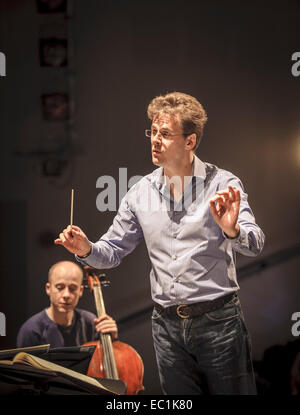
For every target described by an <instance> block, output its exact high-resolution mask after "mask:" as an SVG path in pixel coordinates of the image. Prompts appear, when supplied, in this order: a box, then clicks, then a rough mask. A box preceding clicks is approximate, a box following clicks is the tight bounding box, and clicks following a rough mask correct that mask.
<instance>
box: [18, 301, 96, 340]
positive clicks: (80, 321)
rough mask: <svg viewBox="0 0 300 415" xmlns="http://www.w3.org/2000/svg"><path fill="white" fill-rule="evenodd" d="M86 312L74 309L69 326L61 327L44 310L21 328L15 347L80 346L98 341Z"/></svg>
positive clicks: (93, 326)
mask: <svg viewBox="0 0 300 415" xmlns="http://www.w3.org/2000/svg"><path fill="white" fill-rule="evenodd" d="M95 317H96V316H95V315H94V314H93V313H91V312H89V311H86V310H81V309H78V308H76V309H75V310H74V317H73V321H72V324H71V325H70V326H61V325H60V324H57V323H55V322H54V321H52V320H51V319H50V318H49V317H48V314H47V313H46V310H43V311H41V312H39V313H37V314H35V315H33V316H32V317H30V318H29V319H28V320H27V321H25V323H24V324H23V325H22V326H21V328H20V330H19V333H18V336H17V347H28V346H38V345H41V344H50V347H52V348H53V347H69V346H81V345H82V344H83V343H86V342H89V341H93V340H98V338H99V336H98V333H97V332H96V329H95V324H94V318H95Z"/></svg>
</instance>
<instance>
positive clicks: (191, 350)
mask: <svg viewBox="0 0 300 415" xmlns="http://www.w3.org/2000/svg"><path fill="white" fill-rule="evenodd" d="M152 334H153V340H154V348H155V352H156V360H157V365H158V371H159V377H160V383H161V388H162V391H163V393H164V394H167V395H195V394H197V395H202V394H209V395H217V394H221V395H225V394H231V395H255V394H256V385H255V377H254V372H253V366H252V361H251V342H250V338H249V334H248V331H247V328H246V325H245V321H244V317H243V313H242V310H241V305H240V301H239V298H238V296H237V295H235V296H234V297H233V299H232V300H230V301H229V302H228V303H226V304H225V305H224V306H223V307H221V308H220V309H218V310H215V311H212V312H209V313H206V314H203V315H200V316H197V317H193V318H186V319H183V318H180V317H179V316H177V315H167V314H166V313H165V312H164V311H162V312H160V313H159V312H157V311H156V310H155V309H154V310H153V314H152Z"/></svg>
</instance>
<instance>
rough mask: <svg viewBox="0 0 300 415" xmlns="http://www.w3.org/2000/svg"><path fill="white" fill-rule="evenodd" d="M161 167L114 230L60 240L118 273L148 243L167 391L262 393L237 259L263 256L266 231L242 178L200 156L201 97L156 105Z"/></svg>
mask: <svg viewBox="0 0 300 415" xmlns="http://www.w3.org/2000/svg"><path fill="white" fill-rule="evenodd" d="M148 117H149V119H150V120H151V121H152V125H151V130H146V136H147V137H149V138H150V139H151V152H152V161H153V163H154V164H155V165H156V166H159V167H158V168H157V169H156V170H154V171H153V172H152V173H151V174H149V175H147V176H145V177H143V178H142V179H141V180H140V181H139V182H138V183H136V184H135V185H134V186H132V187H131V188H130V190H129V191H128V193H127V194H126V195H125V197H124V198H123V199H122V201H121V204H120V207H119V210H118V212H117V214H116V216H115V218H114V221H113V224H112V225H111V227H110V228H109V230H108V232H107V233H106V234H104V235H103V236H102V237H101V238H100V239H99V241H97V242H96V243H92V242H90V241H89V239H88V238H87V236H86V235H85V234H84V232H83V231H82V230H81V229H80V228H79V227H77V226H73V227H72V229H71V227H70V226H69V227H67V228H66V229H64V230H63V232H62V233H60V235H59V238H58V239H56V240H55V243H56V244H60V245H63V246H64V247H65V248H66V249H68V250H69V251H70V252H72V253H74V254H76V258H77V259H78V260H80V261H81V262H82V263H84V264H87V265H90V266H92V267H95V268H99V269H105V268H112V267H116V266H118V265H119V264H120V263H121V261H122V259H123V258H124V256H126V255H127V254H129V253H130V252H132V251H133V250H134V248H135V247H136V246H137V245H138V243H139V242H140V241H141V240H142V239H143V238H144V239H145V242H146V245H147V249H148V253H149V257H150V260H151V264H152V269H151V273H150V280H151V292H152V298H153V301H154V310H153V315H152V333H153V339H154V347H155V352H156V359H157V364H158V370H159V376H160V381H161V387H162V390H163V392H164V393H165V394H176V395H179V394H186V395H190V394H204V393H207V394H256V385H255V378H254V374H253V367H252V361H251V342H250V338H249V334H248V331H247V328H246V326H245V322H244V317H243V313H242V310H241V305H240V301H239V298H238V296H237V291H238V290H239V285H238V283H237V276H236V267H235V253H236V252H239V253H241V254H244V255H248V256H255V255H258V254H259V253H260V252H261V250H262V248H263V244H264V234H263V232H262V231H261V229H260V228H259V227H258V225H257V224H256V222H255V218H254V216H253V213H252V211H251V208H250V206H249V204H248V201H247V194H246V193H245V192H244V189H243V185H242V183H241V181H240V180H239V179H238V178H237V177H236V176H235V175H233V174H232V173H230V172H228V171H226V170H223V169H220V168H218V167H217V166H215V165H213V164H210V163H207V162H203V161H201V160H200V159H199V158H198V157H196V155H195V151H196V149H197V147H198V146H199V143H200V141H201V138H202V134H203V128H204V125H205V123H206V121H207V117H206V113H205V110H204V109H203V107H202V105H201V104H200V103H199V102H198V100H197V99H195V98H194V97H192V96H190V95H187V94H183V93H179V92H173V93H170V94H166V95H164V96H158V97H156V98H154V99H153V100H152V101H151V103H150V105H149V106H148Z"/></svg>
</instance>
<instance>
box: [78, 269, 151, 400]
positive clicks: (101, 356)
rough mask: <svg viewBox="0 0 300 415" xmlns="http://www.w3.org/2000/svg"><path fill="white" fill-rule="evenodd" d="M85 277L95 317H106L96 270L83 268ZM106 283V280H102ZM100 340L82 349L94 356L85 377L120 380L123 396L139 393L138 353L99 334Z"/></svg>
mask: <svg viewBox="0 0 300 415" xmlns="http://www.w3.org/2000/svg"><path fill="white" fill-rule="evenodd" d="M84 269H85V270H86V276H87V279H88V284H89V287H90V290H91V291H93V292H94V297H95V303H96V309H97V315H98V317H100V316H102V315H103V314H105V305H104V300H103V295H102V290H101V282H100V279H101V276H102V277H103V276H104V274H101V275H100V276H99V277H100V279H99V277H98V275H97V274H98V273H99V271H98V270H96V269H94V268H91V267H88V266H85V267H84ZM102 283H103V284H106V285H107V284H108V281H103V280H102ZM100 338H101V343H100V341H92V342H87V343H85V344H84V346H94V345H96V349H95V350H94V354H93V356H92V359H91V361H90V364H89V368H88V372H87V376H91V377H94V378H106V379H115V380H122V381H123V382H125V383H126V386H127V388H126V394H127V395H136V394H138V393H139V391H141V390H144V389H145V388H144V386H143V377H144V364H143V361H142V359H141V357H140V355H139V354H138V353H137V351H136V350H135V349H134V348H133V347H131V346H129V345H128V344H126V343H123V342H120V341H118V340H116V341H112V339H111V335H110V334H108V333H100Z"/></svg>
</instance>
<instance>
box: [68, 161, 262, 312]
mask: <svg viewBox="0 0 300 415" xmlns="http://www.w3.org/2000/svg"><path fill="white" fill-rule="evenodd" d="M165 180H166V178H165V176H164V175H163V168H162V167H160V168H158V169H156V170H154V171H153V172H152V173H151V174H149V175H147V176H144V177H143V178H142V179H141V180H140V181H139V182H138V183H136V184H135V185H134V186H132V187H131V188H130V190H129V191H128V192H127V194H126V195H125V196H124V198H123V199H122V201H121V203H120V207H119V210H118V212H117V214H116V216H115V218H114V220H113V224H112V225H111V226H110V228H109V230H108V232H107V233H106V234H104V235H103V236H102V237H101V238H100V239H99V241H98V242H96V243H92V251H91V254H90V255H89V256H88V257H87V258H85V259H80V258H78V257H77V256H76V258H77V260H79V261H81V262H82V263H83V264H85V265H89V266H91V267H94V268H98V269H106V268H113V267H116V266H118V265H119V264H120V263H121V261H122V259H123V258H124V257H125V256H126V255H128V254H129V253H130V252H132V251H133V250H134V248H135V247H136V246H137V245H138V243H139V242H140V241H141V240H142V239H145V242H146V246H147V250H148V253H149V257H150V261H151V264H152V269H151V272H150V280H151V293H152V299H153V300H154V301H155V302H157V303H159V304H160V305H162V306H163V307H168V306H171V305H175V304H181V303H182V304H190V303H195V302H199V301H207V300H214V299H216V298H218V297H221V296H223V295H226V294H230V293H232V292H234V291H236V290H238V289H239V285H238V282H237V275H236V266H235V262H236V258H235V253H236V252H239V253H241V254H243V255H247V256H256V255H258V254H259V253H260V252H261V250H262V248H263V245H264V239H265V236H264V234H263V232H262V230H261V229H260V228H259V226H258V225H257V224H256V222H255V218H254V216H253V213H252V210H251V208H250V206H249V204H248V201H247V198H248V196H247V194H246V193H245V192H244V189H243V185H242V183H241V181H240V180H239V179H238V178H237V177H236V176H234V175H233V174H232V173H230V172H228V171H226V170H223V169H220V168H218V167H216V166H214V165H212V164H210V163H206V162H205V163H204V162H202V161H201V160H200V159H199V158H198V157H196V156H194V162H193V177H192V178H191V179H190V181H189V183H188V185H187V186H185V189H184V194H183V198H182V199H181V201H178V203H176V202H175V201H174V199H173V198H172V197H171V196H170V191H169V188H170V187H169V185H168V183H166V182H165ZM228 185H231V186H233V187H234V188H236V189H239V190H240V193H241V205H240V211H239V217H238V224H239V226H240V233H239V235H238V237H236V238H234V239H230V238H228V237H227V236H226V235H225V234H224V232H223V231H222V229H221V228H220V227H219V226H218V225H217V224H216V223H215V221H214V219H213V217H212V215H211V212H210V208H209V200H210V199H211V198H213V197H214V196H215V194H216V192H217V191H219V190H227V189H228Z"/></svg>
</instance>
